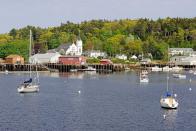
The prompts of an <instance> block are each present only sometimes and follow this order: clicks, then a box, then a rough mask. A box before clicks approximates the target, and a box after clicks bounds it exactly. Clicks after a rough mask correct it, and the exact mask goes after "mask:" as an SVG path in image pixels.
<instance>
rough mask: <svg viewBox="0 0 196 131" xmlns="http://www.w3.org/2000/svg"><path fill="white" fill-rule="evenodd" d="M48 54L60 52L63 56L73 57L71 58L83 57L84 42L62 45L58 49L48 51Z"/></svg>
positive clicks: (78, 41)
mask: <svg viewBox="0 0 196 131" xmlns="http://www.w3.org/2000/svg"><path fill="white" fill-rule="evenodd" d="M47 52H48V53H55V52H59V53H60V54H62V55H71V56H81V55H82V53H83V43H82V40H81V39H79V40H77V41H76V43H74V42H73V43H66V44H61V45H60V46H59V47H57V48H56V49H51V50H48V51H47Z"/></svg>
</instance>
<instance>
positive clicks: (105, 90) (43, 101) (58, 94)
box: [0, 71, 196, 131]
mask: <svg viewBox="0 0 196 131" xmlns="http://www.w3.org/2000/svg"><path fill="white" fill-rule="evenodd" d="M186 74H187V78H186V79H176V78H173V77H172V74H171V76H170V80H169V87H172V91H173V92H174V93H176V94H177V98H178V101H179V108H178V109H176V110H165V109H162V108H161V107H160V102H159V101H160V97H161V95H163V93H164V92H165V91H166V73H163V72H160V73H150V74H149V83H148V84H140V82H139V73H138V72H135V71H129V72H120V73H111V74H103V73H100V74H98V73H92V72H91V73H90V72H89V73H40V92H38V93H32V94H19V93H18V92H17V86H18V85H19V84H20V82H21V81H22V80H24V78H25V77H26V76H28V74H24V73H8V74H4V73H1V74H0V90H1V91H0V131H195V130H196V124H195V123H196V76H194V75H193V74H189V73H188V72H187V73H186ZM190 79H191V81H190Z"/></svg>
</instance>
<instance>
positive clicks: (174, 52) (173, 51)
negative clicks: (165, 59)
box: [169, 48, 193, 56]
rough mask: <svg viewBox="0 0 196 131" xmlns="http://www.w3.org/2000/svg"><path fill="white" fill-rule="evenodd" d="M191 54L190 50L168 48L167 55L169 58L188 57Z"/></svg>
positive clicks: (191, 50)
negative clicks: (175, 56)
mask: <svg viewBox="0 0 196 131" xmlns="http://www.w3.org/2000/svg"><path fill="white" fill-rule="evenodd" d="M192 52H193V49H192V48H169V54H170V55H171V56H174V55H180V56H189V55H190V54H191V53H192Z"/></svg>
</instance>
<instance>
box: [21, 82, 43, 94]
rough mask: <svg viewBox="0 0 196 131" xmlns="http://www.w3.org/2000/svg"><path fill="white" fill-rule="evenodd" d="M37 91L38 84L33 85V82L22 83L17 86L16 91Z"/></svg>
mask: <svg viewBox="0 0 196 131" xmlns="http://www.w3.org/2000/svg"><path fill="white" fill-rule="evenodd" d="M38 91H39V85H33V84H29V85H25V84H22V85H20V86H19V87H18V92H19V93H34V92H38Z"/></svg>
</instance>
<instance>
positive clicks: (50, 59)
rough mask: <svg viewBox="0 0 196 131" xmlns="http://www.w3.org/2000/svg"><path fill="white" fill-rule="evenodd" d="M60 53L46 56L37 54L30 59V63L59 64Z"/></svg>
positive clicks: (46, 54)
mask: <svg viewBox="0 0 196 131" xmlns="http://www.w3.org/2000/svg"><path fill="white" fill-rule="evenodd" d="M60 56H61V55H60V54H59V53H57V52H56V53H45V54H35V55H33V56H31V57H30V59H29V61H30V63H32V64H46V63H58V61H59V57H60Z"/></svg>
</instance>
